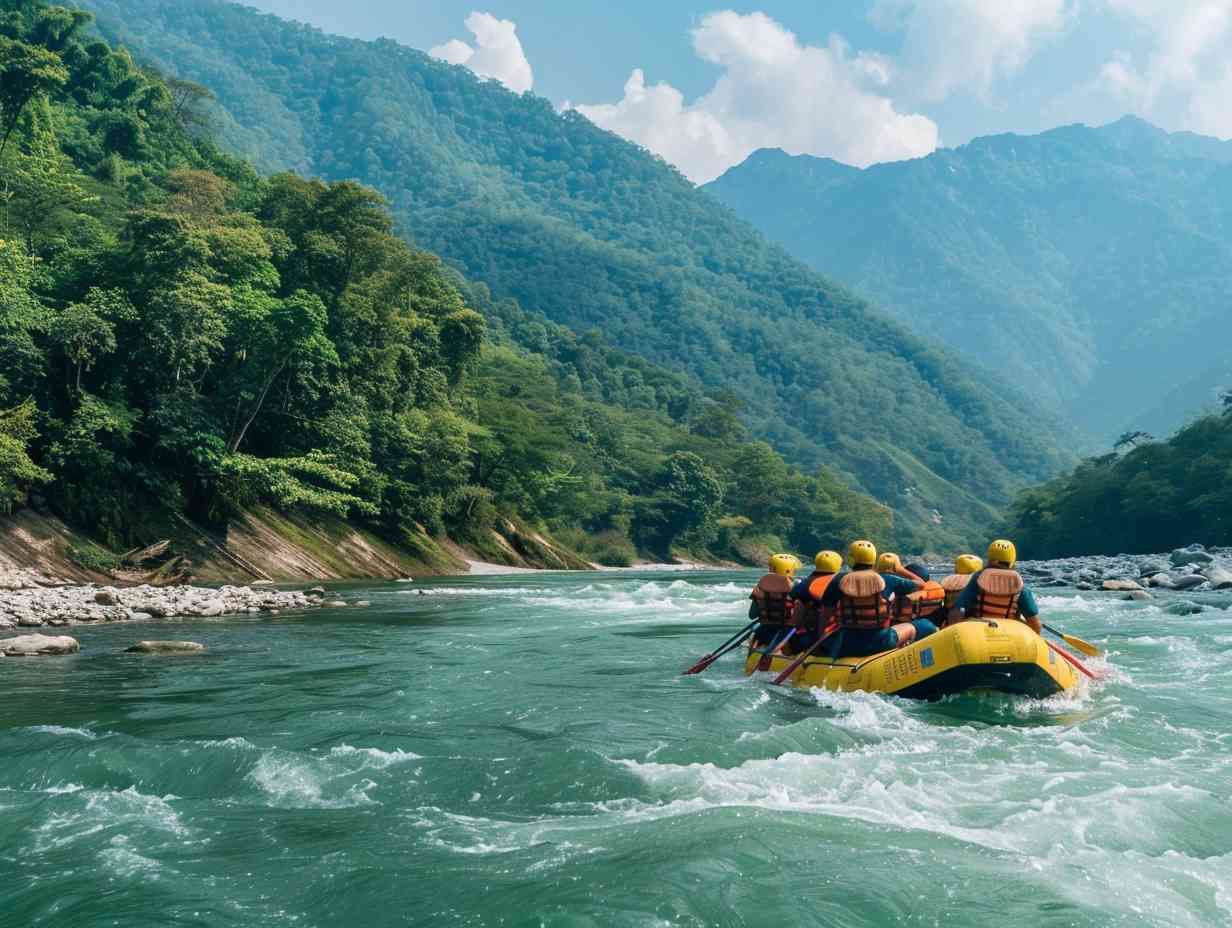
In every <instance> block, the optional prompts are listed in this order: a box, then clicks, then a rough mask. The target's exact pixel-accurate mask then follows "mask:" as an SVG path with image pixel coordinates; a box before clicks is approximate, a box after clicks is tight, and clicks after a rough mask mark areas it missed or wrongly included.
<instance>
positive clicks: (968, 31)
mask: <svg viewBox="0 0 1232 928" xmlns="http://www.w3.org/2000/svg"><path fill="white" fill-rule="evenodd" d="M1072 15H1073V10H1071V8H1070V5H1069V0H875V2H874V4H873V8H872V12H871V13H870V18H871V19H872V21H873V23H874V24H875V25H877V26H879V27H881V28H884V29H887V30H893V31H901V32H903V33H904V37H903V47H902V51H901V53H900V55H899V78H900V80H899V81H898V87H899V88H901V90H902V91H903V92H904V93H905V94H907V95H909V96H910V97H911V98H912V99H918V100H926V101H930V102H937V101H940V100H945V99H947V98H948V97H950V96H951V95H952V94H953V93H954V92H955V91H961V90H972V91H974V92H975V93H977V94H979V95H980V96H987V95H988V94H989V93H990V92H991V90H992V88H993V85H994V84H995V82H996V81H997V80H998V79H999V78H1007V77H1012V76H1014V75H1015V74H1017V73H1018V72H1019V71H1020V70H1021V69H1022V68H1023V67H1024V66H1025V65H1026V64H1027V62H1028V61H1029V60H1030V59H1031V57H1032V56H1033V55H1034V54H1035V52H1036V51H1037V50H1038V49H1039V47H1040V46H1041V45H1042V44H1043V43H1044V42H1046V41H1048V40H1049V39H1051V38H1054V37H1056V36H1057V35H1059V34H1061V33H1062V32H1063V30H1064V29H1065V26H1066V24H1067V23H1068V22H1069V20H1070V18H1071V16H1072Z"/></svg>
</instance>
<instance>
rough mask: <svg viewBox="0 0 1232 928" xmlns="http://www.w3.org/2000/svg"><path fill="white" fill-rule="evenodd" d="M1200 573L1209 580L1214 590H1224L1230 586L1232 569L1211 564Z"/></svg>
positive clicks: (1231, 584) (1231, 583)
mask: <svg viewBox="0 0 1232 928" xmlns="http://www.w3.org/2000/svg"><path fill="white" fill-rule="evenodd" d="M1202 575H1203V576H1204V577H1206V579H1207V580H1209V581H1210V584H1211V586H1212V587H1213V588H1214V589H1216V590H1226V589H1228V588H1229V587H1232V571H1228V570H1225V569H1224V568H1222V567H1218V566H1216V565H1214V564H1212V565H1210V566H1209V567H1207V568H1206V569H1205V570H1203V571H1202Z"/></svg>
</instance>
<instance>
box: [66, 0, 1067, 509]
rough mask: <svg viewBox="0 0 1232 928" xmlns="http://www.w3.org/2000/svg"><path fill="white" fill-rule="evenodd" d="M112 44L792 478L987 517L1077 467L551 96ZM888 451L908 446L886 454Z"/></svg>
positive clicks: (386, 62)
mask: <svg viewBox="0 0 1232 928" xmlns="http://www.w3.org/2000/svg"><path fill="white" fill-rule="evenodd" d="M88 5H89V6H90V7H91V8H92V9H95V10H96V11H98V13H99V14H100V24H101V28H102V29H103V31H104V32H105V33H106V34H108V35H110V36H112V37H115V38H118V39H120V40H122V41H124V42H125V43H127V44H128V45H129V46H130V47H131V48H133V49H134V50H135V51H136V52H137V53H138V54H139V55H142V56H145V57H148V58H149V59H150V60H152V61H154V62H156V63H158V64H159V65H160V66H161V67H164V68H166V69H168V70H173V71H175V72H176V73H177V74H179V75H181V76H184V77H188V78H191V79H194V80H198V81H201V82H202V83H205V84H208V85H209V86H210V87H211V88H213V89H214V90H215V92H216V93H217V94H218V96H219V100H220V104H221V106H222V108H223V110H224V113H223V114H222V115H221V116H220V120H221V122H222V129H223V135H224V138H225V139H226V140H227V141H228V142H229V144H231V145H232V146H233V147H235V148H236V149H237V150H239V151H242V152H244V153H245V154H248V155H250V156H251V157H254V158H256V159H257V160H258V161H259V162H261V163H263V164H264V165H265V166H266V167H268V168H276V167H282V166H286V167H296V168H298V169H301V170H307V171H311V172H316V173H320V174H323V175H325V176H326V177H330V178H338V177H357V178H359V179H361V180H363V181H365V182H366V183H370V184H372V185H374V186H376V187H377V188H378V189H380V190H382V191H383V192H384V194H385V195H386V196H387V197H388V198H389V200H390V202H391V204H392V206H393V209H394V211H395V214H396V215H397V216H398V218H399V221H400V222H401V223H402V225H403V228H404V230H405V231H406V232H407V233H408V234H409V235H411V236H413V237H414V239H415V240H416V241H417V242H419V243H420V244H422V245H424V246H425V247H428V248H430V249H432V250H434V251H437V252H439V253H440V254H442V255H444V256H446V257H447V258H448V259H451V260H453V261H455V262H457V263H458V264H459V265H460V266H461V267H462V268H464V269H465V271H466V273H467V274H468V275H469V276H470V277H472V278H475V279H478V280H481V281H483V282H485V283H486V284H487V285H488V286H489V287H491V289H492V290H493V292H494V294H495V295H496V296H497V297H505V296H509V297H514V298H516V299H518V300H519V301H520V302H522V303H523V304H525V305H526V306H528V307H531V308H534V309H536V310H539V311H542V312H544V313H545V314H547V315H548V316H549V317H551V318H552V319H554V320H556V321H558V322H561V323H564V324H566V325H568V326H570V327H571V328H574V329H575V330H578V331H585V330H587V329H589V328H592V327H593V328H598V329H601V330H602V331H603V333H604V334H605V335H606V336H607V337H608V338H609V339H612V340H613V341H615V342H616V343H617V344H619V345H621V346H622V347H624V348H626V349H629V350H632V351H635V352H637V353H639V354H641V355H643V356H645V357H647V358H649V359H652V360H654V361H656V362H659V363H662V364H665V365H669V366H672V367H674V368H676V369H678V370H681V371H683V372H685V373H687V374H689V375H690V376H692V377H695V378H697V379H698V380H700V381H701V382H702V383H704V384H706V385H707V386H708V387H710V388H713V389H725V390H729V391H731V392H733V393H735V394H736V395H738V396H739V398H740V399H741V400H742V401H743V402H744V403H745V405H746V418H747V421H748V422H749V423H750V424H751V425H752V427H753V428H754V429H755V431H756V432H758V433H759V434H762V435H764V436H766V437H767V438H769V439H770V440H772V441H773V442H774V443H775V444H776V445H777V446H778V447H779V448H780V449H782V450H783V451H784V452H785V453H786V454H788V455H789V457H791V458H792V459H794V460H795V461H797V462H800V463H803V464H806V465H814V464H820V463H827V464H830V465H832V466H834V467H836V468H837V469H839V470H840V471H841V472H843V473H845V474H847V475H848V476H849V478H850V479H852V480H853V482H855V483H857V484H858V485H860V486H862V487H865V488H867V489H869V490H870V491H872V492H873V493H874V494H875V495H877V496H879V497H880V498H882V499H884V500H886V501H887V502H889V503H891V504H892V505H894V506H896V507H902V506H904V505H905V504H906V503H907V502H908V501H912V502H913V504H914V500H913V497H912V494H913V493H918V492H920V490H919V488H918V487H917V486H916V480H915V477H914V474H913V471H916V467H915V466H914V465H913V466H910V467H904V466H902V464H901V463H900V462H901V461H903V460H906V461H909V462H915V463H917V464H918V467H919V469H920V471H921V472H926V473H929V474H934V475H936V476H937V478H938V480H937V481H936V484H937V487H936V488H935V489H933V490H930V491H929V493H930V496H931V498H930V499H928V500H926V502H927V504H928V506H929V507H930V508H937V509H939V510H940V511H942V512H943V514H946V515H948V516H950V517H951V518H955V519H964V518H973V517H974V511H973V504H972V502H971V499H972V497H973V496H974V497H978V499H979V500H981V501H983V502H984V503H990V504H994V505H997V504H1000V503H1003V502H1004V501H1005V500H1006V499H1007V498H1008V495H1009V494H1010V492H1012V490H1013V489H1014V488H1015V487H1017V486H1019V485H1021V484H1022V483H1023V482H1025V481H1034V480H1037V479H1039V478H1042V477H1044V476H1047V475H1050V474H1051V473H1053V472H1055V470H1056V469H1057V468H1058V467H1059V466H1060V465H1062V464H1063V463H1064V462H1065V461H1066V460H1068V454H1067V451H1066V450H1064V443H1063V442H1059V441H1058V440H1057V439H1056V437H1055V428H1054V425H1053V423H1052V422H1051V421H1049V420H1047V419H1046V418H1045V417H1043V416H1042V415H1040V414H1038V413H1037V412H1036V411H1035V410H1034V408H1033V407H1032V406H1031V404H1030V403H1029V402H1028V401H1026V400H1024V399H1022V398H1021V395H1022V394H1020V393H1019V392H1017V391H1011V392H1010V394H1009V395H1008V396H1007V397H1006V398H1005V399H1003V400H994V399H993V398H992V397H991V396H990V394H989V393H987V392H986V391H985V390H984V389H983V385H982V384H980V383H978V382H977V380H976V379H975V378H973V377H972V376H971V375H970V374H969V372H968V370H967V369H966V368H965V367H964V365H963V364H962V363H961V362H960V361H958V360H956V358H955V356H954V355H953V354H951V353H950V352H949V351H948V350H946V349H943V348H941V347H939V346H937V345H936V344H935V343H933V342H931V341H927V340H924V339H921V338H917V337H916V336H915V335H913V334H911V333H910V332H908V331H907V330H905V329H904V328H903V327H902V326H900V325H899V324H897V323H894V322H891V321H889V319H888V317H885V316H883V315H882V314H881V313H880V312H879V311H877V310H876V309H874V308H873V307H871V306H870V305H869V304H867V303H866V302H864V301H863V300H861V299H858V298H856V297H854V296H852V295H851V294H850V293H848V292H846V291H844V290H843V289H841V288H840V287H838V286H836V285H834V284H833V283H831V282H830V281H828V280H827V279H825V278H823V277H821V276H819V275H818V274H816V273H815V272H813V271H810V270H809V269H807V268H806V267H805V266H804V265H803V264H801V263H799V262H798V261H796V260H794V259H792V258H791V257H789V256H788V255H787V254H786V253H785V252H783V251H782V250H781V249H780V248H778V247H777V246H775V245H772V244H770V243H769V242H768V241H766V240H765V239H763V238H762V237H761V236H760V235H759V234H758V233H756V232H755V231H754V230H752V229H751V228H750V227H749V226H747V225H746V224H745V223H744V222H742V221H740V220H739V219H737V218H736V217H735V216H733V215H732V214H731V213H730V211H728V210H727V209H725V208H724V207H722V206H720V205H719V204H718V203H716V202H715V201H714V200H713V199H712V198H711V197H709V196H707V195H705V194H704V193H702V192H700V191H698V190H696V189H695V188H693V186H692V185H691V184H689V183H688V182H687V181H686V180H685V179H684V178H683V177H681V176H680V175H679V174H678V173H677V172H675V171H674V170H673V169H671V168H670V167H668V166H667V165H666V164H664V163H663V162H662V161H660V160H658V159H656V158H654V157H653V156H651V155H649V154H648V153H647V152H645V151H643V150H641V149H639V148H638V147H636V146H634V145H631V144H629V143H626V142H624V141H622V140H620V139H618V138H616V137H615V136H613V135H611V134H609V133H606V132H603V131H601V130H599V129H597V128H596V127H594V126H593V125H591V124H590V123H589V122H587V121H586V120H584V119H583V118H581V117H580V116H577V115H576V114H565V115H560V114H557V113H556V112H555V111H554V110H553V108H552V106H551V105H550V104H549V103H548V102H547V101H546V100H543V99H539V98H535V97H533V96H522V97H518V96H515V95H513V94H510V93H508V92H507V91H505V90H504V89H502V88H501V87H499V86H498V85H496V84H493V83H487V82H483V81H480V80H479V79H477V78H475V77H474V76H473V75H472V74H470V73H469V72H468V71H465V70H463V69H461V68H454V67H450V66H446V65H443V64H440V63H438V62H435V61H432V60H430V59H429V58H428V57H427V56H425V55H423V54H422V53H419V52H416V51H413V50H410V49H406V48H403V47H400V46H398V45H396V44H394V43H392V42H377V43H363V42H358V41H351V40H345V39H338V38H334V37H329V36H326V35H324V34H322V33H320V32H317V31H315V30H311V29H308V28H305V27H302V26H297V25H293V24H288V23H286V22H282V21H280V20H277V19H275V18H273V17H269V16H263V15H260V14H257V13H255V12H253V11H250V10H245V9H242V8H239V7H234V6H227V5H223V4H219V3H215V2H210V0H189V2H184V3H176V4H171V5H169V4H164V3H156V2H153V0H125V2H122V3H121V2H115V0H93V2H91V3H89V4H88ZM885 444H889V445H890V446H891V447H892V448H893V449H894V453H889V452H887V450H886V449H885V447H883V446H884V445H885Z"/></svg>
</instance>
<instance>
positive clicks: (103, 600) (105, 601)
mask: <svg viewBox="0 0 1232 928" xmlns="http://www.w3.org/2000/svg"><path fill="white" fill-rule="evenodd" d="M94 601H95V602H96V603H98V604H99V605H100V606H118V605H119V604H120V597H119V595H117V593H116V591H115V590H113V589H111V587H104V588H103V589H101V590H99V591H98V592H97V593H95V594H94Z"/></svg>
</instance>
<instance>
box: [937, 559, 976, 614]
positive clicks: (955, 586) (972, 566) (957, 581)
mask: <svg viewBox="0 0 1232 928" xmlns="http://www.w3.org/2000/svg"><path fill="white" fill-rule="evenodd" d="M983 569H984V562H983V561H982V560H980V559H979V558H978V557H976V556H975V555H974V554H960V555H958V557H956V558H954V572H953V573H952V574H950V575H949V576H948V577H944V578H943V579H942V580H941V589H943V590H944V591H945V612H944V613H942V622H941V623H940V624H941V625H943V626H944V625H949V624H950V623H951V622H961V621H962V617H963V616H962V612H961V611H960V610H959V609H958V608H957V606H958V597H960V596H961V595H962V592H963V590H965V589H966V588H967V585H968V584H969V583H970V582H971V578H972V577H973V576H975V575H976V574H978V573H979V572H980V571H981V570H983ZM933 621H934V622H936V619H934V620H933Z"/></svg>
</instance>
